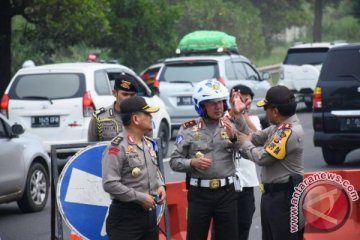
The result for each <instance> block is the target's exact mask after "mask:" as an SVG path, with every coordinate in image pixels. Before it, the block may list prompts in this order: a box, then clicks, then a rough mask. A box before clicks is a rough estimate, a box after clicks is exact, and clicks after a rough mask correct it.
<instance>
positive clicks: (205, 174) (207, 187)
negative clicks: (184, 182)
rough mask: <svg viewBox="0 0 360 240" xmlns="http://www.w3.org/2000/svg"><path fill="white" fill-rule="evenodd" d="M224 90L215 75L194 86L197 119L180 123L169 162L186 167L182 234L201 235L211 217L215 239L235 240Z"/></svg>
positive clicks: (193, 237) (180, 169) (176, 168)
mask: <svg viewBox="0 0 360 240" xmlns="http://www.w3.org/2000/svg"><path fill="white" fill-rule="evenodd" d="M228 97H229V92H228V90H227V89H226V87H225V86H224V85H223V84H222V83H220V82H219V81H217V80H216V79H210V80H204V81H201V82H200V83H198V85H197V86H196V87H195V89H194V94H193V102H194V104H195V109H196V111H197V113H198V114H199V115H200V117H199V118H197V119H194V120H191V121H188V122H185V123H183V124H182V126H181V127H180V130H179V132H178V134H177V137H176V141H175V149H174V152H173V153H172V154H171V159H170V167H171V168H172V169H173V170H174V171H178V172H186V173H187V176H188V177H189V181H188V185H189V186H188V223H187V239H188V240H197V239H199V240H200V239H201V240H203V239H207V234H208V231H209V226H210V221H211V219H213V226H214V228H215V238H216V239H217V240H222V239H223V240H235V239H237V202H236V200H237V195H236V192H235V189H234V184H233V175H234V172H235V165H234V161H233V154H234V151H235V150H236V149H237V146H236V145H235V144H234V143H233V142H232V141H231V140H234V139H232V138H233V136H229V135H228V134H227V132H226V129H225V124H224V121H223V115H224V112H225V111H226V110H227V99H228Z"/></svg>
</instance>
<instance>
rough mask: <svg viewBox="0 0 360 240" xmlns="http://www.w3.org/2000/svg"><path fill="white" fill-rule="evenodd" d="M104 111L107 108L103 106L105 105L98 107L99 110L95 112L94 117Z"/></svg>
mask: <svg viewBox="0 0 360 240" xmlns="http://www.w3.org/2000/svg"><path fill="white" fill-rule="evenodd" d="M104 112H106V109H105V108H103V107H101V108H99V109H97V110H96V111H95V112H94V113H93V115H94V117H97V116H99V115H100V114H102V113H104Z"/></svg>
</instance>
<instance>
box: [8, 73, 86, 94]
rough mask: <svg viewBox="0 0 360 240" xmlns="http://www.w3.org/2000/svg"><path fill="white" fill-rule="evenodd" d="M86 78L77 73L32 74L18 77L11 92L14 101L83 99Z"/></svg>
mask: <svg viewBox="0 0 360 240" xmlns="http://www.w3.org/2000/svg"><path fill="white" fill-rule="evenodd" d="M84 92H85V77H84V75H82V74H75V73H54V74H31V75H20V76H18V77H17V78H16V79H15V81H14V84H13V86H12V88H11V90H10V92H9V94H10V97H11V98H13V99H22V98H26V97H46V98H49V99H63V98H75V97H82V95H83V93H84Z"/></svg>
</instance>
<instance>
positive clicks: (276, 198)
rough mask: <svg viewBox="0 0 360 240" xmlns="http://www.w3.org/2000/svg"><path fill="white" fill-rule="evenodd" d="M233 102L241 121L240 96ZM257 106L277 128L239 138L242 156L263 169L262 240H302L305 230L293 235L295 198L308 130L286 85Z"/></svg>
mask: <svg viewBox="0 0 360 240" xmlns="http://www.w3.org/2000/svg"><path fill="white" fill-rule="evenodd" d="M231 102H232V104H233V105H234V109H235V112H236V115H237V117H238V118H241V113H240V110H241V109H242V107H241V105H242V103H241V99H240V97H239V95H238V93H235V94H234V96H233V99H232V101H231ZM257 106H258V107H263V108H264V110H265V111H266V115H267V118H268V119H269V121H270V123H271V124H273V125H271V126H270V127H268V128H266V129H264V130H260V131H257V132H254V133H252V134H251V135H246V134H243V133H238V135H237V138H238V141H239V142H240V144H241V151H242V153H243V154H245V155H246V156H247V157H248V158H249V159H250V160H251V161H253V162H255V163H256V164H258V165H260V166H262V168H261V181H262V185H261V186H263V187H262V189H263V194H262V197H261V225H262V239H264V240H282V239H289V240H293V239H302V237H303V232H302V231H299V232H297V233H291V232H290V206H291V202H290V201H291V196H292V193H293V191H294V187H295V186H296V185H297V184H298V183H300V182H301V181H302V179H303V174H304V163H303V152H304V142H303V140H304V131H303V128H302V126H301V124H300V121H299V119H298V117H297V116H296V114H295V111H296V102H295V97H294V94H293V93H292V92H291V91H290V90H289V89H288V88H287V87H285V86H274V87H272V88H270V89H269V90H268V92H267V93H266V98H265V99H264V100H261V101H259V102H257ZM237 126H238V127H239V126H241V125H237ZM240 130H241V129H240ZM299 229H301V226H300V228H299Z"/></svg>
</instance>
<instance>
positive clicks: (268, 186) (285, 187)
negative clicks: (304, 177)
mask: <svg viewBox="0 0 360 240" xmlns="http://www.w3.org/2000/svg"><path fill="white" fill-rule="evenodd" d="M263 185H264V192H265V193H271V192H285V191H290V190H292V189H293V185H292V184H291V182H286V183H264V184H263Z"/></svg>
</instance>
